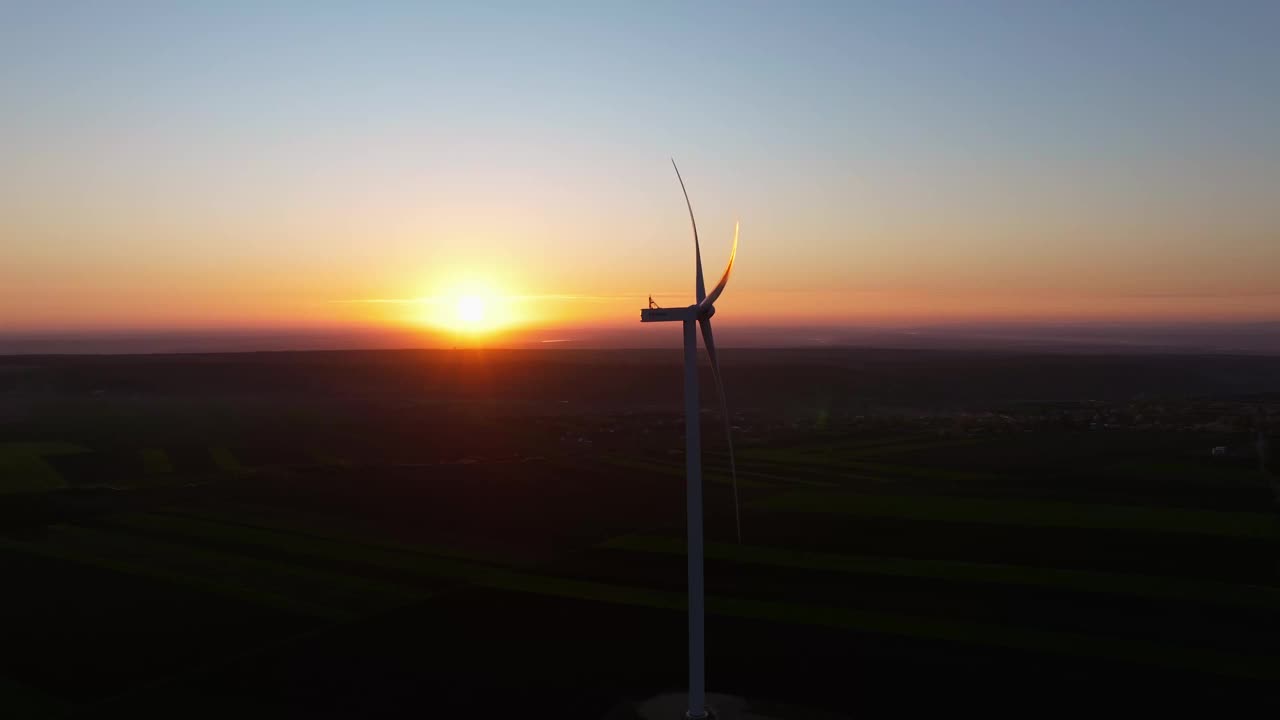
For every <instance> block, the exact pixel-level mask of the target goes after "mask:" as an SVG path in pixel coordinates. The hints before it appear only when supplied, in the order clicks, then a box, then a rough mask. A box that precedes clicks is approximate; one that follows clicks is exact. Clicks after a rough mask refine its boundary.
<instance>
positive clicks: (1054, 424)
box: [0, 349, 1280, 720]
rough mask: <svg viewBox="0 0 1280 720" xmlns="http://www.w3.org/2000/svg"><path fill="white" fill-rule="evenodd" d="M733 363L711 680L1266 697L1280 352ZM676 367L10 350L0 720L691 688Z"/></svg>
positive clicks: (588, 697) (637, 358)
mask: <svg viewBox="0 0 1280 720" xmlns="http://www.w3.org/2000/svg"><path fill="white" fill-rule="evenodd" d="M723 355H724V357H723V362H724V374H725V382H726V384H727V387H728V391H729V394H730V396H729V401H730V408H731V410H732V411H733V424H734V425H735V427H736V430H735V443H736V444H737V449H738V466H739V472H740V484H741V489H742V499H743V503H744V505H743V528H744V529H743V534H744V542H743V544H741V545H738V544H736V543H734V542H733V539H732V535H733V510H732V499H731V498H732V496H731V492H730V487H729V478H728V469H727V458H726V454H725V445H724V439H723V434H722V430H721V427H720V424H719V423H720V420H719V417H718V415H717V414H716V413H715V412H714V408H716V407H718V406H717V404H716V401H715V398H714V395H713V394H712V393H711V387H713V386H712V384H711V383H710V382H709V380H710V376H709V374H707V375H706V376H705V377H704V380H703V388H704V393H703V401H704V406H705V408H706V410H705V411H704V417H703V422H704V429H703V442H704V447H705V449H706V459H705V463H706V464H705V469H706V472H707V475H708V478H707V481H708V485H707V493H708V495H707V504H708V513H707V522H708V533H709V545H708V559H707V583H708V588H707V590H708V609H709V616H708V681H709V687H710V689H711V690H712V691H713V692H720V693H729V694H735V695H742V696H746V697H748V698H751V699H752V700H753V701H754V702H755V703H756V707H757V708H758V709H760V710H761V711H762V712H764V713H766V714H772V715H775V716H783V717H815V718H816V717H833V716H834V717H845V716H854V715H859V714H869V713H875V714H881V713H884V714H888V713H889V712H893V713H899V714H903V713H906V712H910V711H912V710H919V709H925V708H928V709H946V710H949V711H951V712H961V713H964V714H968V713H966V712H965V711H971V712H991V711H997V712H1000V713H1018V714H1020V715H1023V716H1026V715H1033V716H1034V715H1041V714H1044V713H1045V712H1046V711H1052V710H1059V709H1063V708H1068V709H1077V710H1084V709H1087V710H1089V711H1092V712H1097V711H1103V712H1110V711H1115V710H1119V709H1121V708H1123V709H1127V710H1130V711H1134V710H1136V711H1139V712H1144V713H1145V712H1152V711H1156V710H1160V711H1167V710H1170V709H1181V710H1186V709H1188V708H1192V707H1195V706H1197V705H1202V704H1203V705H1207V706H1212V707H1214V708H1216V709H1217V711H1218V712H1219V714H1221V713H1222V711H1223V710H1224V709H1226V708H1237V707H1238V708H1240V709H1242V710H1243V709H1244V708H1246V707H1248V708H1253V707H1256V706H1258V705H1259V704H1262V705H1264V706H1267V707H1272V708H1274V707H1275V706H1277V705H1280V695H1277V693H1276V690H1275V688H1276V687H1277V682H1278V681H1280V653H1277V647H1278V645H1277V643H1278V642H1280V514H1278V513H1277V509H1276V504H1275V500H1274V498H1273V490H1272V487H1271V485H1270V484H1269V477H1270V474H1269V472H1268V469H1267V467H1266V466H1265V463H1260V462H1259V458H1258V451H1257V443H1256V440H1257V433H1258V430H1259V429H1262V430H1263V434H1264V436H1266V434H1267V433H1271V434H1277V430H1278V429H1280V359H1278V358H1269V357H1261V356H1253V357H1246V356H1239V357H1236V356H1190V355H1178V356H1175V355H1168V356H1164V355H1149V356H1146V355H1134V354H1131V355H1124V356H1103V355H1086V354H1076V355H1070V356H1068V355H1050V354H1007V353H1006V354H997V353H976V352H949V351H890V350H820V351H819V350H804V351H783V350H776V351H775V350H734V349H727V350H725V351H723ZM680 382H681V368H680V353H679V350H678V349H673V350H670V351H636V352H624V351H607V352H606V351H600V352H592V351H528V352H524V351H506V352H504V351H403V352H394V351H387V352H365V353H362V352H333V353H270V354H237V355H185V356H183V355H178V356H102V357H69V356H65V357H61V356H60V357H35V356H14V357H0V563H2V565H0V567H2V568H3V570H4V591H3V593H0V608H3V610H4V611H5V614H4V618H5V623H4V637H3V646H4V648H5V652H4V654H3V661H2V664H0V716H3V717H14V718H26V717H59V716H65V715H70V716H76V717H109V716H110V717H114V716H118V715H119V716H124V715H128V716H133V717H151V716H164V717H184V718H192V717H195V718H204V717H208V718H214V717H217V718H224V717H256V716H271V717H308V718H311V717H343V718H351V717H408V716H415V717H540V716H549V717H562V718H579V717H581V718H606V717H607V718H611V719H618V720H621V719H627V720H630V718H633V717H634V713H633V712H632V711H631V708H632V707H633V706H634V705H635V703H636V701H639V700H642V699H644V698H647V697H649V696H652V695H654V694H657V693H661V692H679V691H681V690H682V689H683V688H684V684H685V646H684V643H685V634H684V633H685V619H684V614H683V613H684V606H685V596H684V589H685V574H684V573H685V568H684V539H683V538H684V535H683V533H684V488H683V483H684V466H683V427H682V420H681V397H682V395H681V385H680ZM1273 445H1274V443H1273ZM1216 447H1223V448H1225V450H1224V451H1223V452H1222V453H1221V454H1220V455H1218V456H1214V455H1212V454H1211V450H1212V449H1213V448H1216ZM1273 452H1274V451H1273ZM798 707H802V708H806V710H796V709H795V708H798Z"/></svg>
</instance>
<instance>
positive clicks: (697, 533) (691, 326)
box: [640, 160, 742, 720]
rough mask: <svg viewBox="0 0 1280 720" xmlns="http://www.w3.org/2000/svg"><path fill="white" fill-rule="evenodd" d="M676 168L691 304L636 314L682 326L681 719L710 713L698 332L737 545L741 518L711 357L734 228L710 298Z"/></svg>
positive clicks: (721, 389)
mask: <svg viewBox="0 0 1280 720" xmlns="http://www.w3.org/2000/svg"><path fill="white" fill-rule="evenodd" d="M671 166H672V167H673V168H675V171H676V179H677V180H679V181H680V191H681V192H682V193H684V203H685V206H686V207H688V208H689V224H690V225H692V226H693V258H694V268H695V275H694V278H695V280H694V295H695V300H694V304H692V305H690V306H688V307H683V308H660V307H657V306H655V305H654V304H653V299H652V298H650V300H649V305H650V306H649V307H648V308H646V309H644V310H641V311H640V322H682V323H684V433H685V475H686V481H685V486H686V487H685V507H686V510H687V512H688V548H687V551H688V566H689V701H688V709H687V710H686V712H685V717H686V718H688V719H690V720H692V719H693V718H706V717H709V716H710V714H709V713H708V711H707V705H706V674H705V671H706V667H705V661H704V658H705V646H704V643H703V639H704V633H703V630H704V624H703V619H704V615H705V602H704V601H705V585H704V582H703V580H704V577H703V547H702V432H701V423H700V421H699V419H700V417H701V415H700V413H699V405H698V328H701V329H702V339H703V342H704V343H705V344H706V346H707V355H708V356H709V357H710V358H711V373H712V375H713V376H714V377H715V381H716V391H717V394H718V395H719V396H720V413H721V415H723V416H724V432H725V437H726V438H727V439H728V442H729V471H730V475H731V477H732V478H733V516H734V523H735V528H736V530H737V535H738V542H742V517H741V514H740V512H739V510H738V469H737V467H736V465H735V464H734V460H733V437H732V431H731V429H730V425H729V411H728V404H727V403H726V401H725V397H724V382H723V381H722V380H721V377H720V360H719V358H717V357H716V342H715V337H714V336H713V335H712V334H711V316H712V315H715V313H716V308H715V302H716V299H717V298H719V297H720V293H722V292H724V286H725V285H727V284H728V283H729V273H730V272H732V271H733V259H734V258H735V257H736V256H737V254H738V225H737V224H736V223H735V224H734V226H733V249H732V250H730V251H729V265H728V267H726V268H725V269H724V275H723V276H722V277H721V278H720V282H719V283H717V284H716V286H715V288H714V289H713V290H712V291H711V294H710V295H708V294H707V290H706V286H705V285H704V284H703V282H702V248H701V247H700V246H699V245H698V222H697V220H694V218H693V204H692V203H690V202H689V191H688V190H686V189H685V187H684V178H682V177H680V168H679V167H677V166H676V161H675V160H672V161H671Z"/></svg>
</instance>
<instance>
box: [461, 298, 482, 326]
mask: <svg viewBox="0 0 1280 720" xmlns="http://www.w3.org/2000/svg"><path fill="white" fill-rule="evenodd" d="M484 311H485V302H484V298H482V297H480V296H479V295H461V296H459V297H458V300H457V303H455V305H454V316H455V318H456V320H457V321H458V327H460V328H471V329H479V328H481V327H483V326H484V320H485V312H484Z"/></svg>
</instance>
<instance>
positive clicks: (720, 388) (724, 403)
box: [698, 317, 742, 544]
mask: <svg viewBox="0 0 1280 720" xmlns="http://www.w3.org/2000/svg"><path fill="white" fill-rule="evenodd" d="M698 325H700V326H702V341H703V342H704V343H706V345H707V355H708V356H710V358H711V374H712V376H714V377H715V380H716V394H717V395H719V396H720V414H721V415H722V416H724V439H725V442H726V443H728V445H729V477H731V478H733V522H734V528H735V529H736V530H737V533H738V543H739V544H741V543H742V511H741V510H740V509H739V507H740V506H739V503H738V466H737V463H735V462H734V459H733V428H732V427H731V424H732V423H731V422H730V420H729V401H728V400H726V399H725V397H724V380H723V379H722V378H721V377H720V358H719V357H717V356H716V341H715V337H714V336H713V335H712V334H711V318H708V317H704V318H698Z"/></svg>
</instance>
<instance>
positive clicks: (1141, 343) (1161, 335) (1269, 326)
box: [0, 322, 1280, 355]
mask: <svg viewBox="0 0 1280 720" xmlns="http://www.w3.org/2000/svg"><path fill="white" fill-rule="evenodd" d="M662 328H665V326H662V325H659V326H656V327H655V326H647V327H646V328H645V329H644V330H643V331H639V332H637V331H636V330H634V329H632V328H626V327H618V326H596V327H591V326H587V327H579V328H572V329H557V328H524V329H521V330H520V331H516V332H507V333H503V334H500V335H496V336H492V337H490V336H468V337H459V336H457V335H454V334H450V333H446V332H429V331H424V330H422V329H418V328H379V327H368V326H358V325H352V326H347V327H323V328H320V327H311V328H307V327H295V328H287V327H280V328H206V329H194V330H193V329H185V328H169V329H149V330H114V331H105V330H98V331H85V330H81V331H68V330H64V331H40V332H30V331H28V332H4V331H0V355H43V354H121V355H129V354H167V353H226V352H271V351H313V350H314V351H325V350H403V349H449V348H468V349H470V348H483V349H494V350H501V349H603V350H627V349H652V348H667V349H670V348H671V347H672V339H671V337H670V336H671V333H669V332H661V329H662ZM667 329H669V328H667ZM717 333H718V335H719V336H720V337H722V338H723V339H721V340H719V344H720V345H722V346H723V347H726V348H730V347H737V348H797V349H803V348H823V347H831V348H837V347H862V348H869V349H921V350H992V351H1014V352H1016V351H1027V352H1086V353H1130V352H1141V353H1205V354H1222V353H1239V354H1260V355H1280V322H1255V323H1175V324H1168V323H1165V324H1160V323H1124V322H1110V323H1107V322H1095V323H1026V322H1006V323H961V322H957V323H951V324H933V325H928V324H921V325H886V324H882V325H851V324H844V325H834V324H829V325H804V324H800V325H790V326H787V325H775V326H765V325H750V324H741V323H736V324H735V323H726V324H723V325H722V326H719V327H718V328H717Z"/></svg>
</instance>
